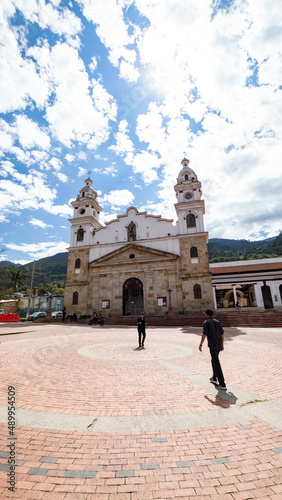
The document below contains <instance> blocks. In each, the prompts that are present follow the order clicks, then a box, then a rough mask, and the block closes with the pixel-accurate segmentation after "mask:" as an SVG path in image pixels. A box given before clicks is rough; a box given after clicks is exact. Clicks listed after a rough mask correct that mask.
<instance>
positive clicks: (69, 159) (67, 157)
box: [65, 153, 75, 163]
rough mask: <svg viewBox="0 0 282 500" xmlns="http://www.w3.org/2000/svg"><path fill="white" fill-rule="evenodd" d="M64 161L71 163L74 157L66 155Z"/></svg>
mask: <svg viewBox="0 0 282 500" xmlns="http://www.w3.org/2000/svg"><path fill="white" fill-rule="evenodd" d="M65 159H66V160H67V161H68V162H69V163H72V162H73V161H74V160H75V156H73V155H70V154H69V153H67V154H66V156H65Z"/></svg>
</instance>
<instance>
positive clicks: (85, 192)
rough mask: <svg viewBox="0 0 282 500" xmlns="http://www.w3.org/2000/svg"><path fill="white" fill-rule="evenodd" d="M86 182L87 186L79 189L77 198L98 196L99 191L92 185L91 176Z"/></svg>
mask: <svg viewBox="0 0 282 500" xmlns="http://www.w3.org/2000/svg"><path fill="white" fill-rule="evenodd" d="M84 182H85V186H84V187H83V188H82V189H81V190H80V191H79V194H78V196H77V199H78V200H80V199H81V198H96V196H97V193H96V191H94V189H93V187H92V184H93V181H92V180H91V179H90V177H88V178H87V179H86V180H85V181H84Z"/></svg>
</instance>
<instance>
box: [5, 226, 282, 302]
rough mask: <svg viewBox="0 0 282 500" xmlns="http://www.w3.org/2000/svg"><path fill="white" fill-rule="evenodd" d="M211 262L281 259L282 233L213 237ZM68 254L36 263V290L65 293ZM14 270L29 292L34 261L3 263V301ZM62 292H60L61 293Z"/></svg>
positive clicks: (10, 290) (210, 248) (8, 295)
mask: <svg viewBox="0 0 282 500" xmlns="http://www.w3.org/2000/svg"><path fill="white" fill-rule="evenodd" d="M208 253H209V260H210V262H227V261H235V260H255V259H265V258H269V257H281V256H282V233H280V234H279V236H277V237H276V238H268V239H265V240H261V241H248V240H228V239H223V238H211V239H210V241H209V243H208ZM67 260H68V253H67V252H63V253H58V254H56V255H53V256H52V257H45V258H44V259H39V260H37V261H36V262H35V273H34V282H33V287H36V288H39V291H40V293H47V292H48V291H51V292H52V293H63V288H64V284H65V281H66V274H67ZM12 267H15V268H17V269H22V270H23V273H24V274H25V275H26V276H27V281H26V285H25V286H23V287H21V288H19V291H22V292H23V293H27V289H28V287H29V285H30V282H31V274H32V268H33V262H30V263H29V264H25V265H24V266H19V264H13V263H12V262H9V261H2V262H0V299H1V298H2V299H8V298H10V297H11V295H12V293H13V292H12V282H11V280H10V276H9V272H10V269H11V268H12ZM59 290H60V292H59Z"/></svg>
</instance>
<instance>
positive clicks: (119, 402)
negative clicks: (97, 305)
mask: <svg viewBox="0 0 282 500" xmlns="http://www.w3.org/2000/svg"><path fill="white" fill-rule="evenodd" d="M5 329H7V331H8V330H10V331H12V328H11V327H10V326H5ZM22 330H23V333H22V334H21V336H20V338H19V339H18V338H17V335H13V336H12V335H11V336H9V335H7V336H5V340H3V338H2V340H1V342H2V343H1V354H2V355H3V359H5V360H6V363H5V364H4V365H3V366H2V367H1V371H0V384H1V385H2V386H4V385H5V383H6V381H7V380H8V379H9V377H10V374H9V369H10V366H13V384H15V385H16V386H17V387H18V388H19V389H18V394H20V401H19V402H20V405H19V408H18V409H17V418H18V423H17V446H16V459H17V462H16V463H17V468H16V472H17V488H18V492H19V497H20V498H27V499H28V500H33V499H34V500H36V499H38V500H45V498H46V500H47V499H48V498H50V500H51V498H52V500H53V499H54V500H55V499H58V500H61V499H62V500H71V499H72V498H82V499H85V500H88V499H89V500H90V499H92V498H95V500H96V498H97V500H99V499H100V498H101V499H103V500H110V499H112V498H113V499H115V498H117V499H119V498H121V499H123V498H124V500H127V499H128V500H130V499H131V500H141V499H142V500H143V499H144V500H155V499H157V498H159V499H160V500H163V499H165V498H168V499H170V500H172V499H175V498H179V500H180V499H183V500H187V498H191V499H193V498H195V500H196V499H197V500H198V498H199V499H202V498H203V499H204V500H211V499H218V500H221V498H222V499H224V500H225V499H226V500H231V499H232V500H246V498H258V497H260V498H265V499H266V498H268V499H269V500H270V499H272V498H275V496H276V498H278V497H277V495H280V496H281V493H282V490H281V479H280V478H279V467H281V460H280V454H281V453H282V451H281V445H282V427H281V422H282V416H281V403H282V387H281V380H280V378H281V377H280V376H279V374H280V372H281V370H282V359H281V349H282V329H272V328H268V329H261V330H260V329H258V328H248V329H244V328H240V329H232V328H225V338H226V343H225V346H226V347H225V350H224V352H223V353H222V354H221V360H222V365H223V369H224V374H225V376H226V379H227V381H228V393H230V394H225V393H222V394H221V393H218V391H216V390H215V388H214V387H213V385H212V384H210V382H209V377H210V369H211V367H210V356H209V352H208V349H207V346H206V348H205V350H204V349H203V353H202V354H200V353H199V352H198V345H199V338H200V336H201V329H200V328H198V329H194V328H182V327H181V328H170V327H167V328H165V329H164V328H152V329H148V335H147V339H146V340H147V345H146V349H145V350H144V351H134V348H135V347H136V346H135V341H136V330H135V327H134V330H133V329H132V328H130V327H129V328H126V329H124V328H123V327H120V328H116V327H111V328H107V327H104V328H103V330H102V329H99V330H98V329H96V330H95V335H94V334H93V329H92V328H90V327H88V325H80V324H79V323H77V324H75V325H67V324H65V325H63V324H62V325H52V324H50V325H43V324H42V325H36V324H34V325H28V328H27V331H26V333H24V330H25V325H23V326H22ZM5 331H6V330H5ZM133 332H134V333H133ZM80 349H84V350H86V351H87V352H88V354H89V353H92V354H93V355H94V356H95V359H94V358H91V357H86V356H84V355H83V354H78V351H79V350H80ZM137 356H138V357H137ZM141 356H142V358H141ZM135 360H136V362H135ZM262 366H264V367H266V366H267V370H268V374H269V378H268V379H267V380H265V381H263V383H262V379H261V367H262ZM23 372H24V373H25V383H23V378H22V373H23ZM35 374H36V376H35ZM1 404H2V406H1ZM1 404H0V449H1V450H6V449H7V412H6V408H4V404H5V401H4V400H3V401H2V402H1ZM279 417H280V418H279ZM28 419H29V420H28ZM103 426H104V427H103ZM111 426H112V427H111ZM239 431H242V432H239ZM244 431H246V432H244ZM46 453H48V454H49V455H51V456H46ZM4 454H6V455H4ZM8 455H9V454H8V453H7V452H6V451H2V452H0V462H2V463H1V464H0V473H1V474H0V476H1V477H0V498H2V497H3V498H5V492H4V488H6V485H7V472H8V471H9V470H10V468H9V465H8V464H7V463H6V462H7V457H8ZM156 460H158V462H156ZM40 464H41V465H42V467H47V468H46V469H41V468H40ZM47 464H48V465H47ZM1 481H2V482H1ZM97 488H98V489H97Z"/></svg>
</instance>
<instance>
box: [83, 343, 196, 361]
mask: <svg viewBox="0 0 282 500" xmlns="http://www.w3.org/2000/svg"><path fill="white" fill-rule="evenodd" d="M77 352H78V354H80V355H81V356H86V357H88V358H93V359H108V360H115V361H118V360H119V361H121V360H123V361H129V360H131V361H144V360H152V361H157V360H159V359H171V358H172V359H176V358H181V357H183V356H190V355H191V354H192V349H190V348H189V347H184V346H181V345H175V344H171V343H170V344H168V343H164V342H163V343H162V344H159V343H156V342H155V343H154V342H150V344H149V349H148V350H147V351H146V348H145V349H140V350H139V348H132V347H130V346H129V345H128V343H124V344H123V343H111V344H110V345H109V344H108V343H104V344H92V345H89V346H87V345H86V346H84V347H82V348H80V349H79V350H78V351H77ZM133 353H134V354H133ZM137 353H138V356H137V355H136V354H137Z"/></svg>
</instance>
